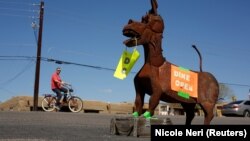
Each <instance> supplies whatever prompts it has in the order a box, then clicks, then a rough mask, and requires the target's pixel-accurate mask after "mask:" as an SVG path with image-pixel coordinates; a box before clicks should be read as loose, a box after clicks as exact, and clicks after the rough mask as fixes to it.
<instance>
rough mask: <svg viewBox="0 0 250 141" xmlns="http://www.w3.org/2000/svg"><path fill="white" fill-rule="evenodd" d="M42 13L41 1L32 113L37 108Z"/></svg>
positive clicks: (42, 5)
mask: <svg viewBox="0 0 250 141" xmlns="http://www.w3.org/2000/svg"><path fill="white" fill-rule="evenodd" d="M43 13H44V2H43V1H41V4H40V16H39V33H38V42H37V55H36V73H35V86H34V104H33V111H37V106H38V95H39V79H40V62H41V49H42V32H43Z"/></svg>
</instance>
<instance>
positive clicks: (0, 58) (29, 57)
mask: <svg viewBox="0 0 250 141" xmlns="http://www.w3.org/2000/svg"><path fill="white" fill-rule="evenodd" d="M2 58H4V59H6V60H8V58H10V59H9V60H14V58H15V60H21V59H22V58H23V59H26V60H30V59H32V60H35V59H36V57H32V56H0V60H4V59H2ZM41 60H42V61H46V62H54V63H56V64H64V65H76V66H81V67H86V68H92V69H97V70H107V71H115V69H113V68H107V67H101V66H96V65H88V64H80V63H75V62H69V61H63V60H58V59H53V58H46V57H41ZM131 73H137V72H131ZM219 84H223V85H232V86H240V87H249V88H250V85H248V84H239V83H226V82H220V83H219Z"/></svg>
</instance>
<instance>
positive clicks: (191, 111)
mask: <svg viewBox="0 0 250 141" xmlns="http://www.w3.org/2000/svg"><path fill="white" fill-rule="evenodd" d="M181 105H182V107H183V109H184V111H185V112H186V125H191V122H192V120H193V119H194V116H195V105H196V103H181Z"/></svg>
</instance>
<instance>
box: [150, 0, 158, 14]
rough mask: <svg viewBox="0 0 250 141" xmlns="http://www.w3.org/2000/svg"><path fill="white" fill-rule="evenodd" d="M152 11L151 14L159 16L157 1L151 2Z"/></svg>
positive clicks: (152, 0)
mask: <svg viewBox="0 0 250 141" xmlns="http://www.w3.org/2000/svg"><path fill="white" fill-rule="evenodd" d="M151 6H152V9H151V10H150V11H149V13H150V14H154V15H157V8H158V3H157V0H151Z"/></svg>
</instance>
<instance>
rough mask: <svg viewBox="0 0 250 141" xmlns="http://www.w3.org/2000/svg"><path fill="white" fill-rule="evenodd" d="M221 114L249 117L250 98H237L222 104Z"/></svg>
mask: <svg viewBox="0 0 250 141" xmlns="http://www.w3.org/2000/svg"><path fill="white" fill-rule="evenodd" d="M221 113H222V115H223V116H243V117H250V100H237V101H233V102H230V103H228V104H226V105H223V106H222V109H221Z"/></svg>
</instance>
